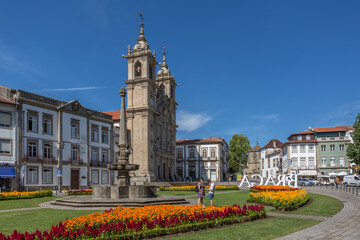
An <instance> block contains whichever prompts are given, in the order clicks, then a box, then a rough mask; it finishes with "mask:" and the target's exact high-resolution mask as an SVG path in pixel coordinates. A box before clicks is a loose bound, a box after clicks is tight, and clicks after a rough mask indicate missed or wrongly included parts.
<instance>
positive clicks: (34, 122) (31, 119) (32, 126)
mask: <svg viewBox="0 0 360 240" xmlns="http://www.w3.org/2000/svg"><path fill="white" fill-rule="evenodd" d="M27 122H28V126H27V127H28V128H27V129H28V131H29V132H37V129H38V115H37V114H36V113H32V112H28V121H27Z"/></svg>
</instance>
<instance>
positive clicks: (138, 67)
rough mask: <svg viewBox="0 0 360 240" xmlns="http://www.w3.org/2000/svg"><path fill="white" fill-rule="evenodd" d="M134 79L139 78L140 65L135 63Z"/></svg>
mask: <svg viewBox="0 0 360 240" xmlns="http://www.w3.org/2000/svg"><path fill="white" fill-rule="evenodd" d="M135 77H141V63H140V62H136V63H135Z"/></svg>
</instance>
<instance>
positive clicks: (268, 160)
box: [260, 139, 282, 177]
mask: <svg viewBox="0 0 360 240" xmlns="http://www.w3.org/2000/svg"><path fill="white" fill-rule="evenodd" d="M281 146H282V142H280V141H279V140H277V139H272V140H270V141H269V142H268V143H267V144H266V145H265V146H264V147H263V148H261V150H260V157H261V161H260V174H261V175H262V177H270V176H272V177H275V176H276V175H277V174H278V173H279V170H280V169H279V168H280V167H279V166H280V159H281Z"/></svg>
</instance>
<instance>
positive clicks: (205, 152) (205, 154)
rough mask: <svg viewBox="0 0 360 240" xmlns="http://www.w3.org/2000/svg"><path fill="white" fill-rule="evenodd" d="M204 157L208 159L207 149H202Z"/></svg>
mask: <svg viewBox="0 0 360 240" xmlns="http://www.w3.org/2000/svg"><path fill="white" fill-rule="evenodd" d="M202 157H203V158H207V149H206V148H203V149H202Z"/></svg>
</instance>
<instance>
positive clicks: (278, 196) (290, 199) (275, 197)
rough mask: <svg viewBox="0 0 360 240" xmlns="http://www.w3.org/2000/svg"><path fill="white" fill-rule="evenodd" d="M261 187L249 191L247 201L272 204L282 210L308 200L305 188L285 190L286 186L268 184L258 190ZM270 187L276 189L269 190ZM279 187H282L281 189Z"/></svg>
mask: <svg viewBox="0 0 360 240" xmlns="http://www.w3.org/2000/svg"><path fill="white" fill-rule="evenodd" d="M257 187H259V186H257ZM262 187H265V186H262ZM262 187H260V188H258V189H257V190H256V191H255V192H253V191H250V193H249V199H248V201H249V202H261V203H264V204H269V205H272V206H274V207H275V208H277V209H280V210H283V211H291V210H294V209H296V208H299V207H301V206H303V205H304V204H306V203H307V202H308V201H309V195H308V193H307V192H306V190H305V189H290V190H285V189H287V188H288V187H281V186H271V185H269V186H268V187H269V188H263V189H265V190H263V191H261V190H259V189H261V188H262ZM271 187H276V188H274V189H276V190H273V191H272V190H270V189H272V188H271ZM279 188H280V189H279ZM281 188H284V189H283V190H281Z"/></svg>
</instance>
